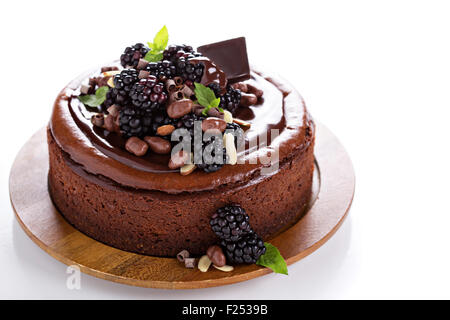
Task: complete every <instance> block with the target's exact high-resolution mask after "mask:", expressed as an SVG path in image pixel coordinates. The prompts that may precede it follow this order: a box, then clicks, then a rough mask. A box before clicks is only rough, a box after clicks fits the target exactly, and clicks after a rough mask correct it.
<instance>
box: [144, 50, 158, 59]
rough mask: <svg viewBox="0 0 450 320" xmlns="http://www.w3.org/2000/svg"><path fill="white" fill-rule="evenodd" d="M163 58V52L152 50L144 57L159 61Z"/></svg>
mask: <svg viewBox="0 0 450 320" xmlns="http://www.w3.org/2000/svg"><path fill="white" fill-rule="evenodd" d="M162 58H163V54H162V53H161V52H160V53H155V52H153V51H152V50H150V51H149V52H147V54H146V55H145V57H144V59H145V60H147V61H148V62H158V61H161V60H162Z"/></svg>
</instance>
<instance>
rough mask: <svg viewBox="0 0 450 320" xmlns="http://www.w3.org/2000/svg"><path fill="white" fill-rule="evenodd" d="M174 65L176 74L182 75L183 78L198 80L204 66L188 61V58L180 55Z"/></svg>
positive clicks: (200, 77)
mask: <svg viewBox="0 0 450 320" xmlns="http://www.w3.org/2000/svg"><path fill="white" fill-rule="evenodd" d="M175 67H176V69H177V76H180V77H182V78H183V79H184V80H189V81H192V82H200V80H201V79H202V76H203V69H204V66H203V64H201V63H197V64H194V63H190V62H189V60H188V59H186V58H184V57H181V58H178V60H177V61H176V62H175Z"/></svg>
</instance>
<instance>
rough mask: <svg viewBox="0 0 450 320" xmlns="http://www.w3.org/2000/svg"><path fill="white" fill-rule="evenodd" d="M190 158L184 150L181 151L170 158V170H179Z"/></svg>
mask: <svg viewBox="0 0 450 320" xmlns="http://www.w3.org/2000/svg"><path fill="white" fill-rule="evenodd" d="M189 158H190V154H189V153H187V152H186V151H184V150H180V151H178V152H176V153H174V154H172V156H171V157H170V161H169V168H170V169H178V168H181V167H182V166H184V165H185V164H186V163H187V162H188V160H189Z"/></svg>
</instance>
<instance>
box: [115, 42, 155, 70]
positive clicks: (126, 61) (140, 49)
mask: <svg viewBox="0 0 450 320" xmlns="http://www.w3.org/2000/svg"><path fill="white" fill-rule="evenodd" d="M149 50H150V49H149V48H147V47H146V46H145V45H143V44H142V43H136V44H135V45H134V46H131V47H126V48H125V51H124V53H123V54H122V55H121V56H120V64H121V65H122V67H124V68H125V67H133V68H136V67H137V65H138V63H139V59H141V58H144V57H145V55H146V54H147V52H148V51H149Z"/></svg>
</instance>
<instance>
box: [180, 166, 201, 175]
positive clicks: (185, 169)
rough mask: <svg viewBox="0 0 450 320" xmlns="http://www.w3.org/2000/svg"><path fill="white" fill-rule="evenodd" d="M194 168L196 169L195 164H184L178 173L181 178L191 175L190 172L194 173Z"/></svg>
mask: <svg viewBox="0 0 450 320" xmlns="http://www.w3.org/2000/svg"><path fill="white" fill-rule="evenodd" d="M195 168H197V167H196V166H195V164H192V163H191V164H185V165H184V166H182V167H181V168H180V173H181V175H182V176H187V175H188V174H191V173H192V172H194V170H195Z"/></svg>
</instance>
